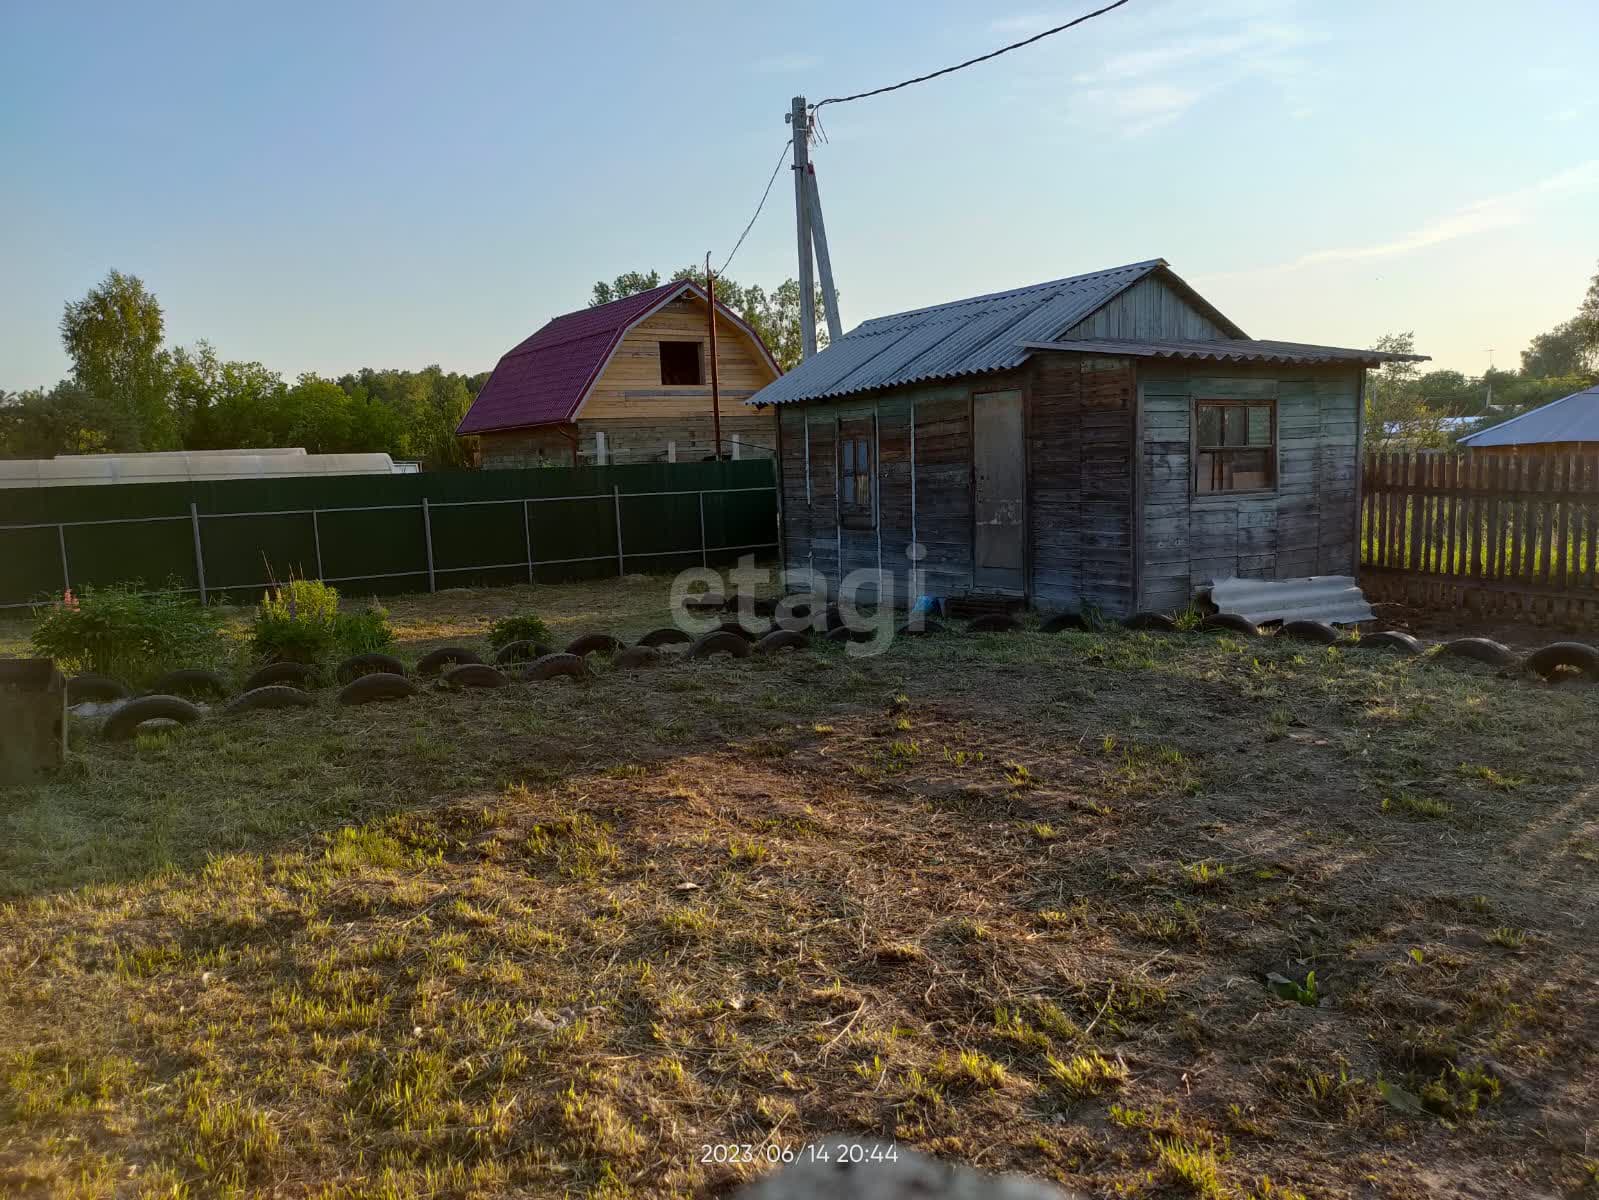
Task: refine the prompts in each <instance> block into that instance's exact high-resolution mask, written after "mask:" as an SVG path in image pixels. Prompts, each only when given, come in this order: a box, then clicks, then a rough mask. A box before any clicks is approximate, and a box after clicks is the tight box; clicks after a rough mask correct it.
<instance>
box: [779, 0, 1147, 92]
mask: <svg viewBox="0 0 1599 1200" xmlns="http://www.w3.org/2000/svg"><path fill="white" fill-rule="evenodd" d="M1126 3H1127V0H1116V2H1115V3H1114V4H1107V5H1105V7H1104V8H1096V9H1095V10H1094V11H1093V12H1091V13H1084V14H1083V15H1082V16H1080V17H1078V18H1077V19H1076V20H1073V21H1067V22H1066V24H1064V25H1057V26H1055V27H1054V28H1053V29H1046V30H1044V32H1042V33H1035V34H1034V35H1033V36H1032V37H1030V38H1023V39H1022V40H1021V41H1019V42H1012V43H1011V44H1010V45H1008V46H1001V47H1000V48H999V49H998V50H991V51H989V53H987V54H980V55H978V56H977V57H976V58H968V59H967V60H966V61H965V62H963V63H956V64H955V65H954V66H953V67H944V68H943V69H942V70H938V71H930V72H928V73H927V74H926V75H918V76H917V77H916V78H915V79H906V80H903V81H902V82H900V83H892V84H889V86H887V87H880V88H873V89H872V90H871V91H869V92H856V93H855V94H854V95H853V96H830V97H828V98H827V99H826V100H823V101H821V102H820V103H817V104H813V105H812V106H811V111H812V112H813V113H814V112H815V111H816V110H817V109H819V108H822V107H824V106H825V105H828V104H847V103H848V102H849V101H851V100H864V99H866V98H867V97H868V96H881V95H882V94H883V93H884V92H897V91H899V89H900V88H905V87H910V86H911V84H913V83H926V82H927V81H928V80H929V79H937V78H938V77H939V76H940V75H949V74H952V73H954V72H955V71H960V70H964V69H965V68H967V67H974V66H976V65H977V64H978V63H981V62H987V61H988V60H989V59H991V58H998V57H999V56H1000V55H1001V54H1009V53H1010V52H1011V51H1012V50H1020V49H1021V48H1022V47H1023V46H1031V45H1032V44H1033V43H1034V42H1039V41H1043V40H1044V39H1045V38H1047V37H1049V36H1050V35H1051V34H1056V33H1060V32H1062V31H1063V30H1067V29H1070V28H1072V26H1074V25H1081V24H1082V23H1083V22H1084V21H1092V20H1093V19H1094V18H1095V17H1102V16H1104V15H1105V14H1106V13H1108V12H1110V10H1111V9H1113V8H1120V7H1121V6H1122V5H1124V4H1126Z"/></svg>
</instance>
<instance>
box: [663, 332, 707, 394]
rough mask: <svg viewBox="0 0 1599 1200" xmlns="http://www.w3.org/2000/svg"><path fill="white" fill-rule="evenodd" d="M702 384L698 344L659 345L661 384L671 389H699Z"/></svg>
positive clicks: (703, 379) (665, 343)
mask: <svg viewBox="0 0 1599 1200" xmlns="http://www.w3.org/2000/svg"><path fill="white" fill-rule="evenodd" d="M704 382H705V371H704V368H703V366H702V364H701V362H700V344H699V343H698V342H662V343H661V383H663V384H666V385H670V386H672V387H699V386H700V385H702V384H703V383H704Z"/></svg>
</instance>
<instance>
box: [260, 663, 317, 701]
mask: <svg viewBox="0 0 1599 1200" xmlns="http://www.w3.org/2000/svg"><path fill="white" fill-rule="evenodd" d="M279 685H287V686H289V687H299V688H311V687H314V686H315V685H316V668H315V667H313V666H311V665H310V664H309V663H298V662H275V663H267V665H266V666H264V667H262V668H261V669H260V670H259V671H257V672H256V673H255V674H254V675H251V676H250V678H248V679H246V680H245V681H244V690H245V692H246V693H247V694H248V693H250V692H253V691H255V690H256V689H257V688H264V687H277V686H279Z"/></svg>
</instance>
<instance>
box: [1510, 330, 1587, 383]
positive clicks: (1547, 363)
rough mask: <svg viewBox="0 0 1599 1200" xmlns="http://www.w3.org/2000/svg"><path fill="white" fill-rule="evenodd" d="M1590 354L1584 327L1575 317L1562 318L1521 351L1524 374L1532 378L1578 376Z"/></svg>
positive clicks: (1522, 371)
mask: <svg viewBox="0 0 1599 1200" xmlns="http://www.w3.org/2000/svg"><path fill="white" fill-rule="evenodd" d="M1587 357H1588V351H1587V348H1586V346H1585V345H1584V333H1583V330H1582V328H1581V327H1580V326H1579V325H1578V323H1577V322H1576V321H1575V320H1571V321H1562V322H1561V323H1560V324H1558V325H1556V326H1555V327H1554V328H1553V329H1551V330H1550V331H1549V332H1548V333H1540V334H1539V335H1538V336H1537V337H1535V338H1533V339H1532V343H1531V345H1529V346H1528V347H1527V348H1526V349H1525V350H1523V351H1522V352H1521V373H1522V374H1523V375H1525V376H1527V377H1528V378H1529V379H1546V378H1549V377H1550V376H1554V375H1575V374H1577V373H1578V372H1580V371H1582V370H1583V369H1584V367H1585V365H1586V360H1587Z"/></svg>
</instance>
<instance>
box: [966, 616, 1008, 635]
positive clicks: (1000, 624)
mask: <svg viewBox="0 0 1599 1200" xmlns="http://www.w3.org/2000/svg"><path fill="white" fill-rule="evenodd" d="M1021 627H1022V623H1021V622H1020V621H1018V620H1017V619H1016V618H1015V617H1013V616H1011V615H1010V613H985V614H984V615H983V616H980V617H975V618H973V619H972V620H971V621H969V622H968V623H967V625H966V632H967V633H1017V632H1019V631H1020V630H1021Z"/></svg>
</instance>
